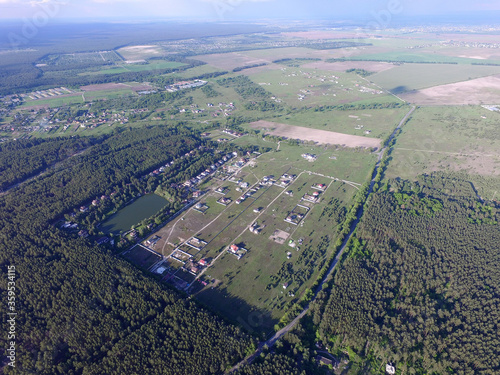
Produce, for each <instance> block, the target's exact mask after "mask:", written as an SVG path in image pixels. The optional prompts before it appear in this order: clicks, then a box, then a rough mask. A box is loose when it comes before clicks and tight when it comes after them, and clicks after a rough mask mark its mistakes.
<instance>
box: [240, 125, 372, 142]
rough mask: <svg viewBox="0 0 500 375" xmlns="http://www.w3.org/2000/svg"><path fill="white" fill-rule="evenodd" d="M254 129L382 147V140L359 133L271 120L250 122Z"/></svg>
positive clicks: (316, 139) (322, 140) (296, 136)
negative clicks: (346, 132)
mask: <svg viewBox="0 0 500 375" xmlns="http://www.w3.org/2000/svg"><path fill="white" fill-rule="evenodd" d="M250 126H251V127H252V128H254V129H266V130H267V132H268V133H269V134H271V135H277V136H280V137H286V138H291V139H300V140H304V141H313V142H317V143H320V144H332V145H345V146H347V147H380V145H381V140H379V139H374V138H366V137H361V136H357V135H348V134H342V133H336V132H330V131H326V130H318V129H311V128H305V127H302V126H293V125H286V124H280V123H277V122H270V121H263V120H260V121H256V122H253V123H251V124H250Z"/></svg>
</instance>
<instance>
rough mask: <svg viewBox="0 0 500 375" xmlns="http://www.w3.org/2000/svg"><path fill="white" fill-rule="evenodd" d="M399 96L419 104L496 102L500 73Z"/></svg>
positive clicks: (499, 96)
mask: <svg viewBox="0 0 500 375" xmlns="http://www.w3.org/2000/svg"><path fill="white" fill-rule="evenodd" d="M400 96H401V97H402V98H403V99H404V100H406V101H408V102H411V103H415V104H419V105H464V104H476V105H477V104H497V103H499V102H500V75H496V76H490V77H483V78H477V79H472V80H470V81H465V82H457V83H451V84H448V85H441V86H435V87H430V88H427V89H423V90H418V91H413V92H409V93H405V94H401V95H400Z"/></svg>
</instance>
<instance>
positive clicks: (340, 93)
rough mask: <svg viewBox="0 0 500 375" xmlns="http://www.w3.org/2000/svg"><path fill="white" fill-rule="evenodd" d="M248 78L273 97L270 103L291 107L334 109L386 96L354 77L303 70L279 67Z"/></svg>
mask: <svg viewBox="0 0 500 375" xmlns="http://www.w3.org/2000/svg"><path fill="white" fill-rule="evenodd" d="M250 78H251V79H252V80H253V81H254V82H255V83H258V84H260V85H262V87H263V88H265V89H266V90H267V91H269V92H271V93H272V94H273V97H274V100H276V101H278V102H279V101H283V102H285V103H287V104H289V105H292V106H298V105H301V106H311V105H334V104H345V103H352V102H357V101H362V100H368V99H374V98H375V99H377V100H378V99H380V98H382V97H384V96H386V95H387V93H386V92H385V91H383V90H381V89H380V88H379V87H377V86H375V85H373V84H372V83H370V82H368V81H367V80H365V79H363V78H360V77H359V76H357V75H356V74H352V73H344V72H332V71H321V70H317V69H307V68H303V67H301V68H291V67H281V69H279V70H272V71H266V72H261V73H258V74H254V75H252V76H250Z"/></svg>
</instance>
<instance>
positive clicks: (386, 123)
mask: <svg viewBox="0 0 500 375" xmlns="http://www.w3.org/2000/svg"><path fill="white" fill-rule="evenodd" d="M406 112H408V109H407V108H382V109H367V110H354V111H337V110H325V111H315V110H314V109H308V110H305V111H301V112H298V113H293V114H290V115H284V116H280V117H274V118H269V119H266V120H269V121H274V122H280V123H284V124H289V125H297V126H304V127H307V128H313V129H321V130H328V131H333V132H339V133H345V134H352V135H361V136H367V137H373V138H379V139H384V138H385V137H387V136H388V135H389V134H391V133H392V131H393V130H394V128H395V127H396V126H397V125H398V124H399V122H400V121H401V119H402V118H403V117H404V115H405V113H406ZM366 131H370V134H365V132H366Z"/></svg>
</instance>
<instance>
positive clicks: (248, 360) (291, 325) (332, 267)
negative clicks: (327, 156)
mask: <svg viewBox="0 0 500 375" xmlns="http://www.w3.org/2000/svg"><path fill="white" fill-rule="evenodd" d="M414 110H415V107H412V108H411V110H410V111H409V112H408V113H407V114H406V115H405V117H404V118H403V119H402V120H401V122H400V123H399V125H398V126H397V127H396V129H394V131H393V132H392V134H391V136H390V137H389V141H388V142H387V144H390V142H391V141H392V139H393V138H394V137H395V136H396V133H397V131H398V130H399V129H400V128H401V126H403V124H404V123H405V121H406V120H407V119H408V118H409V117H410V115H411V114H412V113H413V111H414ZM387 149H388V146H386V147H384V148H383V149H382V150H381V151H380V153H379V157H378V161H377V164H376V165H375V168H374V171H373V175H372V179H371V183H370V188H369V189H368V193H367V197H366V198H367V199H368V197H369V196H370V194H371V193H372V192H373V186H374V185H375V181H374V179H375V176H376V175H377V173H378V169H379V168H380V162H381V160H382V158H383V157H384V154H385V151H386V150H387ZM367 199H366V200H367ZM366 200H365V202H366ZM363 212H364V205H363V206H361V209H360V210H358V214H357V217H356V220H355V221H354V222H353V223H352V224H351V229H350V231H349V234H348V235H347V236H346V238H345V239H344V242H342V246H341V247H340V250H339V252H338V254H337V256H336V257H335V259H334V260H333V262H332V264H331V265H330V268H329V269H328V272H327V273H326V275H325V276H324V277H323V280H322V281H321V283H320V284H319V285H318V287H317V288H316V290H315V292H314V296H313V298H312V299H311V301H310V302H309V304H307V306H306V307H304V310H302V312H301V313H300V314H299V315H298V316H297V317H296V318H295V319H294V320H292V321H291V322H290V323H289V324H288V325H287V326H285V327H283V328H282V329H280V330H279V331H278V332H276V333H275V334H274V335H273V336H272V337H271V338H270V339H268V340H267V341H265V342H263V343H260V344H259V346H258V348H257V350H256V351H255V352H254V353H253V354H251V355H249V356H248V357H246V358H245V359H243V360H242V361H240V362H239V363H237V364H236V365H235V366H233V367H232V368H231V369H230V370H228V371H226V374H229V373H232V372H234V371H236V370H238V369H239V368H240V367H241V366H243V365H245V364H250V363H252V361H253V360H254V359H255V358H257V357H258V356H259V355H260V353H262V350H263V349H264V346H267V347H271V346H273V345H274V344H275V343H276V341H278V340H279V339H280V338H281V337H283V336H284V335H285V334H287V333H288V332H290V331H291V330H292V329H293V328H294V327H295V326H296V325H297V323H298V322H299V321H300V319H302V318H303V317H304V315H306V314H307V312H308V311H309V308H310V306H311V304H312V303H313V302H314V300H315V299H316V297H317V296H318V293H319V292H320V291H321V290H322V289H323V286H324V285H325V284H326V283H328V282H329V281H330V279H331V276H332V274H333V271H334V270H335V267H336V266H337V264H338V263H339V260H340V259H341V257H342V255H343V253H344V250H345V248H346V246H347V243H348V242H349V240H350V239H351V237H352V235H353V233H354V231H355V230H356V228H357V226H358V224H359V221H360V219H361V217H362V216H363Z"/></svg>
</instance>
